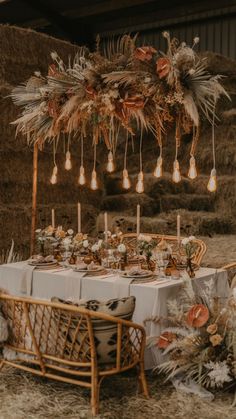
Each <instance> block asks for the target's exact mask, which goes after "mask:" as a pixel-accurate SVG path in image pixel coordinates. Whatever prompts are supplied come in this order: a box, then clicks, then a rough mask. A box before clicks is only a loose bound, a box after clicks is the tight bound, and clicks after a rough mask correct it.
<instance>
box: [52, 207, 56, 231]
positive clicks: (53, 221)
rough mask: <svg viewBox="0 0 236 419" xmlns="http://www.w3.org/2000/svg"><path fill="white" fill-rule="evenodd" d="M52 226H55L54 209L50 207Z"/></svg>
mask: <svg viewBox="0 0 236 419" xmlns="http://www.w3.org/2000/svg"><path fill="white" fill-rule="evenodd" d="M52 227H53V228H55V210H54V209H52Z"/></svg>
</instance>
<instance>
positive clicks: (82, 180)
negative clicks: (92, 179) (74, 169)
mask: <svg viewBox="0 0 236 419" xmlns="http://www.w3.org/2000/svg"><path fill="white" fill-rule="evenodd" d="M83 161H84V138H83V137H81V165H80V169H79V179H78V184H79V185H81V186H83V185H85V183H86V177H85V170H84V164H83Z"/></svg>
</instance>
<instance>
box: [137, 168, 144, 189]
mask: <svg viewBox="0 0 236 419" xmlns="http://www.w3.org/2000/svg"><path fill="white" fill-rule="evenodd" d="M136 192H137V193H143V192H144V183H143V172H142V171H141V172H139V174H138V182H137V184H136Z"/></svg>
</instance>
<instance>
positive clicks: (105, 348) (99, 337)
mask: <svg viewBox="0 0 236 419" xmlns="http://www.w3.org/2000/svg"><path fill="white" fill-rule="evenodd" d="M52 301H53V302H60V303H64V304H72V303H71V301H64V300H61V299H59V298H56V297H53V298H52ZM73 305H76V306H78V307H83V308H86V309H88V310H92V311H98V312H101V313H105V314H109V315H110V316H114V317H119V318H121V319H125V320H131V319H132V315H133V312H134V308H135V297H126V298H116V299H112V300H108V301H98V300H88V301H81V302H78V303H77V304H75V303H73ZM92 325H93V331H94V340H95V345H96V349H97V358H98V363H100V364H103V363H114V362H115V360H116V351H117V345H116V342H117V324H115V323H112V322H109V321H106V320H103V319H97V318H96V319H95V318H93V319H92Z"/></svg>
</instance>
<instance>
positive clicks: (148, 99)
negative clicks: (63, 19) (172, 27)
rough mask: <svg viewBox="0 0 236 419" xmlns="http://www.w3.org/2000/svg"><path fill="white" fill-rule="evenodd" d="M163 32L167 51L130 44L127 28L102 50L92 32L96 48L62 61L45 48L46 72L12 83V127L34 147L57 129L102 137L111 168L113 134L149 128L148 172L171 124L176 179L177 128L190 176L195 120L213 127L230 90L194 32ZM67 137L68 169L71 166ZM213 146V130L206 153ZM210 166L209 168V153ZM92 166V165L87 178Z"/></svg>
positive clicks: (95, 138) (158, 170)
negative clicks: (15, 111) (152, 142)
mask: <svg viewBox="0 0 236 419" xmlns="http://www.w3.org/2000/svg"><path fill="white" fill-rule="evenodd" d="M163 36H164V37H165V38H166V41H167V51H166V53H163V52H161V51H159V50H158V49H156V48H153V47H151V46H141V47H139V46H136V40H137V36H135V37H133V38H132V37H131V36H129V35H124V36H122V37H121V38H119V39H118V40H117V41H116V42H115V41H109V42H108V43H107V45H106V46H105V47H104V48H103V51H101V47H100V43H99V40H98V41H97V48H96V51H95V52H90V51H89V50H88V49H86V48H85V47H80V48H79V49H78V53H77V54H76V56H75V58H74V59H73V60H71V59H69V63H68V65H66V64H65V63H64V62H63V61H62V60H61V58H60V57H59V56H58V54H57V53H56V52H52V53H51V57H52V60H53V64H51V65H50V66H49V70H48V74H47V76H43V75H42V74H41V73H39V72H35V74H34V75H33V76H32V77H30V79H29V80H28V81H27V82H26V83H24V84H22V85H20V86H18V87H16V88H15V89H14V90H13V91H12V94H11V97H12V99H13V101H14V102H15V104H16V105H18V106H20V107H21V108H22V114H21V116H20V117H19V118H18V119H17V120H16V121H14V122H13V124H14V125H16V133H22V134H25V135H26V136H27V138H28V141H29V143H36V142H37V143H38V144H39V146H41V147H42V146H43V144H44V143H45V141H54V142H56V144H57V142H58V140H59V138H60V135H61V134H62V133H64V134H68V136H69V137H68V138H70V139H73V138H76V139H78V138H79V139H81V141H82V140H83V141H84V140H86V141H87V140H88V138H92V143H93V146H94V147H96V146H97V145H98V144H99V142H100V141H103V142H104V143H105V144H106V146H107V149H108V163H107V170H108V172H112V171H113V170H114V167H115V166H114V153H115V149H116V145H117V141H118V138H119V134H121V133H122V134H124V135H125V136H129V137H132V136H134V135H135V134H137V133H140V132H141V137H142V134H143V132H144V131H150V132H152V134H153V135H154V136H155V138H156V139H157V144H158V146H159V150H160V155H159V157H158V159H157V166H156V169H155V171H154V175H155V176H156V177H160V176H161V175H162V164H163V156H162V137H163V134H164V133H166V132H167V131H168V130H169V129H170V128H171V127H172V126H174V127H175V141H176V153H175V159H174V164H173V181H174V182H179V181H180V180H181V174H180V168H179V161H178V153H179V148H180V145H181V136H182V134H184V133H191V132H193V142H192V147H191V152H190V169H189V177H190V178H191V179H193V178H195V177H196V175H197V172H196V165H195V158H194V154H195V149H196V144H197V141H198V138H199V126H200V120H201V119H202V118H203V117H205V118H206V119H207V120H208V121H209V122H210V123H211V124H212V127H213V126H214V121H215V118H216V116H215V108H216V103H217V101H218V99H219V97H220V96H221V95H225V96H227V97H229V96H228V94H227V92H226V91H225V89H224V88H223V86H222V85H221V84H220V79H221V77H220V76H219V75H214V76H213V75H211V74H210V73H209V72H208V71H207V62H206V60H205V59H201V58H199V57H198V55H197V54H196V52H195V50H194V48H195V45H196V44H197V43H198V42H199V38H198V37H196V38H194V42H193V45H192V47H189V46H187V45H186V44H185V43H184V42H183V43H181V44H180V43H179V41H178V40H177V39H175V38H174V39H171V38H170V35H169V33H168V32H164V33H163ZM213 137H214V131H213ZM125 138H126V137H125ZM69 142H70V141H69V140H68V149H67V153H66V169H67V170H69V169H70V168H71V156H70V151H69ZM214 150H215V148H214V138H213V155H214V153H215V151H214ZM126 153H127V147H126ZM94 154H96V153H95V152H94ZM140 154H141V145H140ZM54 160H55V156H54ZM82 163H83V162H82V161H81V167H80V175H81V177H80V179H82V178H83V180H82V181H81V180H80V181H79V183H80V184H84V183H85V182H84V180H85V178H84V167H83V164H82ZM125 164H126V157H125ZM212 173H213V175H215V174H216V170H215V158H214V164H213V172H212ZM95 174H96V171H95V167H94V168H93V179H94V178H95ZM127 176H128V172H127V168H126V166H125V167H124V171H123V177H124V178H125V179H126V182H125V185H126V188H127V187H128V185H129V184H130V182H129V181H127V179H128V177H127ZM81 182H82V183H81ZM138 182H139V185H138V187H136V190H137V192H140V193H141V192H143V187H141V186H142V185H141V184H142V182H143V172H142V160H141V158H140V173H139V179H138ZM140 185H141V186H140ZM213 186H214V185H213ZM208 189H209V190H211V189H212V185H210V186H209V185H208ZM213 189H214V188H213ZM213 189H212V190H213Z"/></svg>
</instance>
